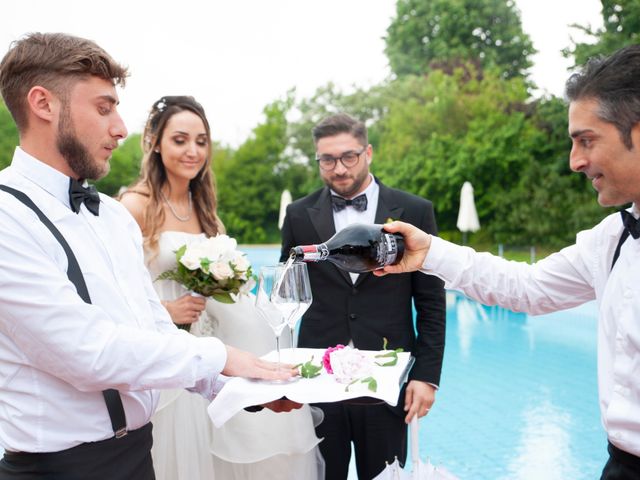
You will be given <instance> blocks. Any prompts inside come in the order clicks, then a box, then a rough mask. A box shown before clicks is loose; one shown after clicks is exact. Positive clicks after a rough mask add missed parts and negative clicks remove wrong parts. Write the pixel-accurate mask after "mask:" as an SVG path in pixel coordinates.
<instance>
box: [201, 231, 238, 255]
mask: <svg viewBox="0 0 640 480" xmlns="http://www.w3.org/2000/svg"><path fill="white" fill-rule="evenodd" d="M205 244H206V251H207V258H209V259H210V260H211V261H216V260H226V261H228V260H230V259H231V258H233V252H234V251H235V249H236V247H237V246H238V244H237V242H236V241H235V239H233V238H231V237H229V236H228V235H216V236H215V237H209V238H208V239H206V240H205Z"/></svg>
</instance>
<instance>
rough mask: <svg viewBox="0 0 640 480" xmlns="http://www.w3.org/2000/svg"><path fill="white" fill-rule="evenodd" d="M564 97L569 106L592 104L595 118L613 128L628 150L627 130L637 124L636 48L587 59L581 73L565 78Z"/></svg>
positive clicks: (639, 55) (639, 72)
mask: <svg viewBox="0 0 640 480" xmlns="http://www.w3.org/2000/svg"><path fill="white" fill-rule="evenodd" d="M565 95H566V97H567V99H568V100H569V101H570V102H574V101H577V100H588V99H593V100H596V101H597V102H598V112H597V115H598V117H599V118H600V119H601V120H603V121H605V122H608V123H611V124H613V125H615V127H616V128H617V129H618V132H620V137H621V138H622V141H623V142H624V144H625V145H626V147H627V148H628V149H629V150H631V149H632V148H633V142H632V140H631V130H632V129H633V127H634V125H635V124H636V123H638V122H639V121H640V45H629V46H628V47H624V48H622V49H620V50H618V51H617V52H615V53H614V54H613V55H611V56H610V57H597V58H592V59H590V60H589V61H588V62H587V64H586V65H585V66H584V67H583V69H582V71H581V72H579V73H574V74H573V75H571V77H569V80H567V83H566V85H565Z"/></svg>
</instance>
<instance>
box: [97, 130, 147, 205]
mask: <svg viewBox="0 0 640 480" xmlns="http://www.w3.org/2000/svg"><path fill="white" fill-rule="evenodd" d="M141 160H142V148H141V147H140V134H139V133H136V134H133V135H130V136H129V137H127V139H126V140H125V141H124V142H123V143H122V145H120V146H119V147H118V148H117V149H116V150H114V151H113V156H112V157H111V170H110V171H109V174H108V175H107V176H106V177H103V178H101V179H100V180H98V181H97V182H96V187H97V188H98V190H100V191H101V192H102V193H105V194H107V195H111V196H115V195H117V194H118V191H119V190H120V188H121V187H127V186H129V185H130V184H132V183H133V182H134V181H135V179H136V178H138V175H139V174H140V161H141Z"/></svg>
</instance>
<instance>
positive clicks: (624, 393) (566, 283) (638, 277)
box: [422, 205, 640, 456]
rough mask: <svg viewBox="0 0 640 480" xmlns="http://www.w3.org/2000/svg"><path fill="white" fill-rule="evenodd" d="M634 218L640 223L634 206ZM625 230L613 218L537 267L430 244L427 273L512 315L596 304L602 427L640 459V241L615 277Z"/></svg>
mask: <svg viewBox="0 0 640 480" xmlns="http://www.w3.org/2000/svg"><path fill="white" fill-rule="evenodd" d="M631 212H632V213H633V215H634V216H635V217H638V209H637V207H636V206H635V205H634V207H633V209H632V210H631ZM622 230H623V226H622V220H621V217H620V214H619V213H615V214H612V215H610V216H608V217H607V218H605V219H604V220H603V221H602V222H600V223H599V224H598V225H596V226H595V227H594V228H592V229H591V230H585V231H583V232H580V233H579V234H578V235H577V237H576V243H575V245H572V246H570V247H567V248H565V249H563V250H561V251H560V252H558V253H555V254H553V255H550V256H549V257H547V258H545V259H543V260H540V261H539V262H537V263H536V264H534V265H528V264H526V263H519V262H509V261H506V260H504V259H502V258H499V257H495V256H492V255H489V254H486V253H476V252H474V251H473V250H472V249H471V248H468V247H461V246H458V245H454V244H452V243H449V242H446V241H444V240H442V239H440V238H437V237H432V240H431V248H430V250H429V253H428V255H427V258H426V259H425V261H424V264H423V268H422V270H423V271H424V272H425V273H431V274H433V275H437V276H438V277H440V278H441V279H443V280H444V281H445V282H446V286H447V287H448V288H453V289H456V290H460V291H462V292H464V293H465V294H467V295H469V296H470V297H473V298H475V299H477V300H479V301H480V302H482V303H485V304H488V305H494V304H499V305H502V306H504V307H506V308H509V309H511V310H514V311H525V312H528V313H532V314H542V313H547V312H552V311H556V310H562V309H565V308H569V307H574V306H576V305H580V304H582V303H584V302H587V301H589V300H593V299H595V300H596V301H597V305H598V309H599V317H598V391H599V398H600V412H601V416H602V422H603V424H604V428H605V430H606V432H607V435H608V437H609V440H610V441H611V443H613V444H614V445H616V446H617V447H619V448H620V449H622V450H624V451H626V452H629V453H631V454H633V455H636V456H640V268H638V266H639V265H640V239H638V240H634V239H633V237H631V236H630V237H629V238H627V240H626V241H625V242H624V244H623V245H622V249H621V250H620V257H619V258H618V261H617V262H616V264H615V267H614V268H613V270H611V262H612V259H613V254H614V251H615V249H616V245H617V244H618V240H619V238H620V235H621V234H622Z"/></svg>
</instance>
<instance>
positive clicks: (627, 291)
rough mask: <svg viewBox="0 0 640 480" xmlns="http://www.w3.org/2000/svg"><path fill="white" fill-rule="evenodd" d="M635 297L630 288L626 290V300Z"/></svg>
mask: <svg viewBox="0 0 640 480" xmlns="http://www.w3.org/2000/svg"><path fill="white" fill-rule="evenodd" d="M632 297H633V293H632V292H631V289H630V288H625V289H624V298H632Z"/></svg>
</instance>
